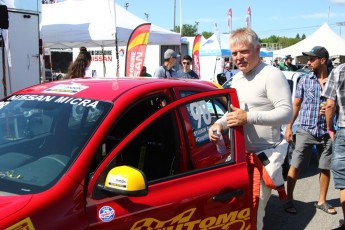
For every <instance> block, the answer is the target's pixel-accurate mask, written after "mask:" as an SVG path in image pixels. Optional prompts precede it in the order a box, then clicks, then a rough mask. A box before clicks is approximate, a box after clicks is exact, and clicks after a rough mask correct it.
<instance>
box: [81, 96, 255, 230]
mask: <svg viewBox="0 0 345 230" xmlns="http://www.w3.org/2000/svg"><path fill="white" fill-rule="evenodd" d="M230 92H231V93H232V95H233V93H234V92H235V91H234V90H233V89H227V90H219V91H210V92H203V93H199V94H193V95H190V96H187V97H184V98H181V99H179V100H177V101H174V102H171V103H169V104H167V105H165V106H164V107H162V108H161V109H159V110H158V111H156V112H155V113H153V114H152V115H151V116H150V117H148V118H147V119H146V120H145V121H143V122H142V123H141V124H140V125H139V126H137V127H136V128H135V129H134V130H133V131H132V132H131V133H130V134H128V135H127V136H126V137H125V138H124V139H123V140H121V142H120V143H119V144H118V145H117V146H116V147H115V148H114V150H113V151H112V152H111V153H110V154H109V155H108V156H106V158H105V159H104V160H103V162H102V164H101V165H100V166H99V167H98V169H97V170H96V171H95V173H94V174H93V176H92V178H91V180H90V182H89V184H88V188H87V197H86V213H87V219H88V221H89V225H90V227H91V229H114V228H116V229H133V230H139V229H211V228H218V229H220V228H222V229H246V228H247V227H248V226H249V223H250V193H249V178H248V173H247V164H246V162H245V161H244V160H243V159H244V157H243V156H240V155H241V154H242V155H243V154H245V153H244V151H242V150H243V149H242V148H240V147H239V148H238V149H240V150H241V153H236V148H237V147H236V146H235V143H234V140H235V139H236V138H237V139H238V140H239V143H244V142H241V141H240V136H241V135H239V133H237V132H238V131H239V130H240V129H239V130H233V131H234V132H233V133H234V137H233V138H232V140H233V141H232V142H231V145H232V146H231V149H232V150H231V151H232V153H233V154H232V156H233V158H232V160H231V161H225V160H219V159H218V160H217V161H207V162H210V163H209V164H203V165H202V166H201V167H195V164H193V162H192V161H193V159H192V157H191V151H190V149H189V148H188V145H189V142H190V141H191V140H190V137H189V135H186V134H187V131H186V130H183V129H185V127H187V126H190V124H188V122H190V121H188V120H187V119H184V115H183V114H182V113H181V111H188V110H189V111H191V109H192V110H193V109H194V114H196V116H195V121H196V122H199V120H198V119H199V118H201V119H205V120H207V121H209V122H210V123H209V125H211V124H212V122H214V120H212V119H208V118H207V116H211V114H210V113H209V112H208V110H207V109H206V110H205V109H204V108H205V107H197V105H202V106H203V105H204V104H205V103H207V102H208V101H210V100H223V99H224V98H227V99H228V100H231V97H232V96H230V95H231V94H230ZM236 100H237V98H236ZM237 103H238V102H237ZM204 117H205V118H204ZM205 132H206V131H205ZM204 135H206V133H205V134H204ZM237 135H238V137H236V136H237ZM193 141H195V140H193ZM205 151H209V149H208V148H205ZM215 154H216V155H217V153H216V152H214V151H212V152H209V155H210V158H211V159H213V158H212V155H215ZM205 157H206V158H207V154H206V155H205ZM121 165H128V166H130V167H133V168H137V169H140V171H142V172H143V173H144V174H145V176H146V178H147V181H146V182H147V194H144V195H143V194H141V195H138V194H136V195H123V194H116V193H111V192H108V191H105V190H102V188H104V184H105V181H106V180H107V176H108V173H109V171H110V170H111V169H112V168H116V167H117V166H121ZM132 182H133V181H132ZM132 182H128V183H132Z"/></svg>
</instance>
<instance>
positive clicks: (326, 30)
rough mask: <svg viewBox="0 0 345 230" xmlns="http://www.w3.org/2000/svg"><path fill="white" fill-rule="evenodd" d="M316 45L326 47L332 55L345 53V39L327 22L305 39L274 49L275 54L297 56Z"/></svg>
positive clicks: (278, 55) (276, 55)
mask: <svg viewBox="0 0 345 230" xmlns="http://www.w3.org/2000/svg"><path fill="white" fill-rule="evenodd" d="M314 46H323V47H325V48H326V49H327V51H328V53H329V55H330V56H335V55H345V39H344V38H342V37H340V36H339V35H338V34H336V33H335V32H334V31H333V30H332V29H331V28H330V27H329V25H328V24H327V23H326V22H325V23H324V24H323V25H322V26H321V27H320V28H319V29H317V30H316V31H315V32H314V33H312V34H311V35H310V36H308V37H307V38H305V39H304V40H302V41H300V42H298V43H296V44H294V45H292V46H289V47H287V48H284V49H280V50H275V51H273V56H275V57H283V56H285V55H291V56H292V57H297V56H301V55H302V52H305V51H310V50H311V49H312V48H313V47H314Z"/></svg>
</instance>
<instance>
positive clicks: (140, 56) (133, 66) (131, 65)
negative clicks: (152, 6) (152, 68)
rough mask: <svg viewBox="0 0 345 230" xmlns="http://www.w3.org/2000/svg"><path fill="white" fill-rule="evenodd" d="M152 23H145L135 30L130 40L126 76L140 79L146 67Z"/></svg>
mask: <svg viewBox="0 0 345 230" xmlns="http://www.w3.org/2000/svg"><path fill="white" fill-rule="evenodd" d="M150 28H151V23H144V24H141V25H139V26H138V27H137V28H135V29H134V30H133V32H132V34H131V36H130V37H129V39H128V44H127V52H126V65H125V76H127V77H139V76H140V71H141V68H142V67H143V65H144V60H145V53H146V46H147V43H148V42H149V35H150Z"/></svg>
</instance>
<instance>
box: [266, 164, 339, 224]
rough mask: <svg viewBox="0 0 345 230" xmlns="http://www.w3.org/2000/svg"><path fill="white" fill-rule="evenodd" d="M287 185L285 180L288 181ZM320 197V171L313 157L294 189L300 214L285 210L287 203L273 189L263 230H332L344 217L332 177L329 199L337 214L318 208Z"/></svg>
mask: <svg viewBox="0 0 345 230" xmlns="http://www.w3.org/2000/svg"><path fill="white" fill-rule="evenodd" d="M285 188H286V180H285ZM318 197H319V171H318V168H317V162H316V158H313V159H312V160H311V162H310V164H309V166H308V168H305V169H303V171H302V172H301V175H300V177H299V180H298V181H297V183H296V187H295V191H294V199H295V202H294V203H295V206H296V208H297V214H289V213H286V212H285V211H284V202H283V201H281V200H279V197H278V193H277V192H276V191H273V192H272V196H271V198H270V200H269V201H268V204H267V207H266V215H265V219H264V230H274V229H279V230H292V229H293V230H300V229H310V230H330V229H334V228H336V227H338V226H339V220H342V219H343V214H342V210H341V207H340V202H339V190H336V189H335V188H334V183H333V178H332V176H331V181H330V185H329V189H328V194H327V201H328V203H329V204H331V205H332V206H333V207H335V209H336V211H337V214H335V215H330V214H327V213H325V212H323V211H322V210H319V209H316V208H315V206H314V203H315V202H317V200H318Z"/></svg>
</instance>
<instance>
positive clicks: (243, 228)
mask: <svg viewBox="0 0 345 230" xmlns="http://www.w3.org/2000/svg"><path fill="white" fill-rule="evenodd" d="M195 211H196V208H191V209H189V210H187V211H184V212H182V213H181V214H178V215H177V216H175V217H173V218H171V219H169V220H165V221H161V220H157V219H155V218H145V219H142V220H140V221H137V222H135V223H134V224H133V226H132V228H131V230H146V229H150V230H155V229H156V230H192V229H202V230H211V229H224V230H228V229H239V230H249V229H250V222H249V219H250V209H249V208H245V209H242V210H236V211H232V212H230V213H223V214H219V215H218V216H210V217H206V218H204V219H197V220H196V219H193V214H194V212H195Z"/></svg>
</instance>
